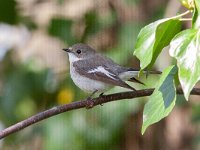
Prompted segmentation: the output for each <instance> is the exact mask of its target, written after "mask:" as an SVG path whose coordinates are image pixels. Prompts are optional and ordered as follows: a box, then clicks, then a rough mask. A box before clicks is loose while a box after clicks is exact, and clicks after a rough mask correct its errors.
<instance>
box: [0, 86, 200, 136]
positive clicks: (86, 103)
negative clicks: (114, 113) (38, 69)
mask: <svg viewBox="0 0 200 150" xmlns="http://www.w3.org/2000/svg"><path fill="white" fill-rule="evenodd" d="M153 90H154V89H144V90H138V91H131V92H122V93H115V94H110V95H105V96H102V97H97V98H94V99H93V101H91V100H80V101H77V102H72V103H70V104H65V105H62V106H57V107H53V108H51V109H49V110H46V111H43V112H40V113H38V114H36V115H34V116H32V117H29V118H27V119H25V120H23V121H20V122H18V123H16V124H14V125H12V126H10V127H8V128H6V129H4V130H2V131H0V139H2V138H4V137H7V136H8V135H10V134H13V133H15V132H17V131H20V130H22V129H24V128H26V127H28V126H30V125H33V124H35V123H37V122H39V121H42V120H44V119H46V118H50V117H52V116H55V115H58V114H61V113H63V112H66V111H71V110H75V109H80V108H84V107H85V108H92V107H94V106H96V105H99V104H104V103H107V102H111V101H117V100H122V99H131V98H137V97H143V96H150V95H151V94H152V93H153ZM177 94H183V91H182V89H177ZM190 94H191V95H200V88H194V89H193V90H192V91H191V93H190Z"/></svg>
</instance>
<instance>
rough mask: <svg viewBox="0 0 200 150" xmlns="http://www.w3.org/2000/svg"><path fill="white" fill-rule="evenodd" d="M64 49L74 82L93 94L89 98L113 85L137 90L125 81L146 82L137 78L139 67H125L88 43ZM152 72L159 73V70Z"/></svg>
mask: <svg viewBox="0 0 200 150" xmlns="http://www.w3.org/2000/svg"><path fill="white" fill-rule="evenodd" d="M63 50H64V51H66V52H67V53H68V56H69V63H70V76H71V78H72V80H73V82H74V83H75V85H76V86H78V87H79V88H80V89H81V90H82V91H84V92H86V93H90V94H91V95H90V96H89V97H88V98H91V97H92V96H93V95H94V94H95V93H100V95H103V93H104V92H105V91H107V90H109V89H110V88H112V87H113V86H120V87H123V88H126V89H129V90H132V91H136V89H135V88H133V87H132V86H130V85H129V84H127V83H126V82H125V81H131V82H136V83H139V84H144V83H143V82H141V81H139V80H138V79H136V78H135V77H136V76H137V75H138V72H139V70H138V69H134V68H130V67H123V66H121V65H119V64H117V63H115V62H114V61H113V60H111V59H110V58H108V57H106V56H104V55H102V54H101V53H98V52H97V51H96V50H94V49H93V48H92V47H90V46H89V45H87V44H83V43H77V44H74V45H72V46H71V47H69V48H63ZM151 73H155V74H157V73H158V71H155V72H154V71H152V72H151Z"/></svg>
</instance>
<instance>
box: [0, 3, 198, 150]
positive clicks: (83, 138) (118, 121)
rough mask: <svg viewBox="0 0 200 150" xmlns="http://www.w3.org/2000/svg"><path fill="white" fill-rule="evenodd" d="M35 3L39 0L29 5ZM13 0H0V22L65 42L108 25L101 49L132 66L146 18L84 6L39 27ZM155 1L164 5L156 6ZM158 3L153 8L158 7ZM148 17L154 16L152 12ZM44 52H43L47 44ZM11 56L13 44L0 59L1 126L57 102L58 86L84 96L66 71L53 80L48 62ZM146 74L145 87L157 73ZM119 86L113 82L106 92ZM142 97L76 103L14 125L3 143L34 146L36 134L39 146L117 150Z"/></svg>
mask: <svg viewBox="0 0 200 150" xmlns="http://www.w3.org/2000/svg"><path fill="white" fill-rule="evenodd" d="M57 2H58V3H59V5H60V6H62V5H63V4H64V2H66V1H65V0H57ZM141 2H142V1H139V0H126V5H128V6H129V5H133V6H137V5H140V4H141ZM37 3H39V1H36V2H35V3H34V4H33V5H36V4H37ZM40 3H42V1H41V2H40ZM17 4H18V3H17V2H15V1H14V0H0V22H5V23H9V24H16V23H20V24H23V25H25V26H26V27H27V28H28V29H29V30H30V32H31V33H34V32H35V31H37V30H45V31H47V32H48V34H49V36H50V37H54V38H56V39H58V40H60V41H61V42H63V43H65V44H66V45H68V46H69V45H72V44H74V43H76V42H86V43H87V42H88V41H89V40H90V39H91V38H93V37H95V35H97V34H98V33H102V32H103V31H107V29H112V32H113V33H114V36H113V37H112V38H113V39H114V43H113V45H110V46H109V47H106V48H105V49H104V50H105V54H106V55H107V56H109V57H111V58H113V59H114V60H115V61H116V62H118V63H120V64H128V65H129V66H133V64H132V62H131V63H130V61H129V59H131V60H132V59H133V55H132V53H133V47H134V45H135V41H136V37H137V34H138V33H139V30H140V29H141V27H142V26H143V25H144V24H145V21H148V20H141V21H138V22H137V21H134V20H129V21H124V22H122V20H123V19H122V20H120V19H119V16H118V12H117V10H115V9H113V8H112V7H111V8H110V10H109V11H108V12H107V13H105V14H104V15H102V14H103V13H102V12H99V11H98V10H96V9H92V10H89V11H87V12H86V13H85V14H84V15H83V16H82V17H80V18H78V19H77V20H75V19H71V18H67V17H63V16H60V15H55V16H54V17H52V18H51V19H50V21H49V23H48V25H47V27H45V28H40V25H39V24H37V22H35V20H34V17H27V16H23V15H22V14H20V10H18V9H16V5H17ZM161 7H164V6H160V7H159V8H161ZM159 8H158V9H155V11H156V10H160V9H159ZM49 9H51V8H49ZM152 11H153V10H152ZM155 11H154V12H155ZM40 13H43V10H40V11H38V14H37V15H40ZM100 13H102V14H100ZM162 14H163V10H162V12H161V11H159V12H156V15H158V16H161V15H162ZM150 18H154V16H151V17H150ZM77 24H78V25H79V24H81V25H82V26H83V27H84V28H83V33H80V34H78V36H77V35H76V34H75V32H74V26H75V25H77ZM75 27H76V26H75ZM78 27H79V26H78ZM32 29H34V30H32ZM75 29H76V28H75ZM11 34H12V33H11ZM37 44H38V43H37ZM47 44H50V43H47ZM47 53H49V51H48V50H47ZM52 57H53V56H52ZM16 59H17V58H15V48H13V50H10V51H8V52H7V54H6V56H5V57H4V58H3V60H1V61H0V75H1V78H0V123H1V124H3V125H4V126H6V127H7V126H9V125H11V124H14V123H16V122H18V121H20V120H23V119H25V118H27V117H29V116H31V115H34V114H36V113H37V112H40V111H43V110H46V109H48V108H50V107H54V106H56V105H59V104H60V103H59V100H58V97H59V96H58V95H59V94H60V92H61V91H64V92H66V91H67V92H71V93H69V95H70V94H71V95H72V96H73V97H72V98H73V99H72V100H80V99H84V98H85V97H86V96H87V94H85V93H83V92H81V91H80V89H79V88H78V87H76V86H75V85H74V83H73V82H72V80H71V79H70V77H69V75H66V74H67V73H66V72H65V78H64V79H62V80H58V78H57V75H56V74H55V73H54V72H53V69H52V68H42V67H41V66H40V64H38V63H37V61H36V60H35V59H34V58H32V59H29V61H27V62H23V63H22V62H20V61H19V62H18V61H17V60H16ZM66 61H67V60H66ZM149 78H150V79H148V80H147V79H146V78H145V77H143V80H144V81H145V83H146V85H147V86H146V87H152V85H154V86H155V84H154V83H155V81H156V80H157V78H155V77H151V76H150V77H149ZM134 86H136V87H137V89H140V88H145V87H144V86H141V87H139V86H138V85H135V84H134ZM122 90H123V89H121V88H114V89H112V90H111V91H109V92H108V93H114V92H119V91H122ZM61 95H62V94H61ZM72 100H69V101H68V102H70V101H72ZM143 102H144V101H143V100H140V101H137V100H134V101H132V100H124V101H120V102H112V103H108V104H105V105H103V106H97V107H95V108H94V109H92V110H86V109H82V110H76V111H72V112H67V113H64V114H61V115H58V116H54V117H52V118H48V119H47V120H45V121H42V122H40V123H38V124H37V125H34V126H30V127H28V128H27V129H25V130H23V131H20V132H19V133H16V134H15V135H14V136H10V137H7V138H6V139H5V143H4V146H5V147H9V148H10V149H13V148H14V149H16V148H17V149H20V148H22V147H23V148H24V149H29V148H30V145H31V146H34V144H33V143H34V142H35V141H37V140H38V139H39V141H40V142H41V143H40V147H39V148H40V149H46V150H59V149H71V150H79V149H82V150H86V149H94V150H103V149H115V150H117V149H120V148H121V144H122V141H123V140H124V138H125V126H126V123H127V121H128V117H129V116H130V115H133V114H136V113H138V111H139V110H140V109H141V105H140V104H143ZM197 114H198V113H197ZM134 124H137V122H134ZM133 130H135V129H133ZM131 131H132V130H131ZM130 134H131V133H130ZM0 149H1V147H0Z"/></svg>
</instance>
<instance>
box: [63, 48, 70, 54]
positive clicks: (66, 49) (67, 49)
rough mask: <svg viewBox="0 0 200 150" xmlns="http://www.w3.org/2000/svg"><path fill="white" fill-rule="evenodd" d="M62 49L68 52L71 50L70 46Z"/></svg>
mask: <svg viewBox="0 0 200 150" xmlns="http://www.w3.org/2000/svg"><path fill="white" fill-rule="evenodd" d="M62 50H63V51H66V52H68V53H70V52H72V48H71V47H69V48H63V49H62Z"/></svg>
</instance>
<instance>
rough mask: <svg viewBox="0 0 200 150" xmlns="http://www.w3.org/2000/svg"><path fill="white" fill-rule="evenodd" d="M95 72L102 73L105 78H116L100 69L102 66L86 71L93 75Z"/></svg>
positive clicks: (102, 68)
mask: <svg viewBox="0 0 200 150" xmlns="http://www.w3.org/2000/svg"><path fill="white" fill-rule="evenodd" d="M95 72H100V73H103V74H105V75H106V76H108V77H110V78H112V79H114V80H116V78H114V77H113V76H115V75H114V74H112V73H110V72H109V71H107V70H106V69H105V68H104V67H102V66H99V67H97V68H95V69H91V70H89V71H88V73H95Z"/></svg>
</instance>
